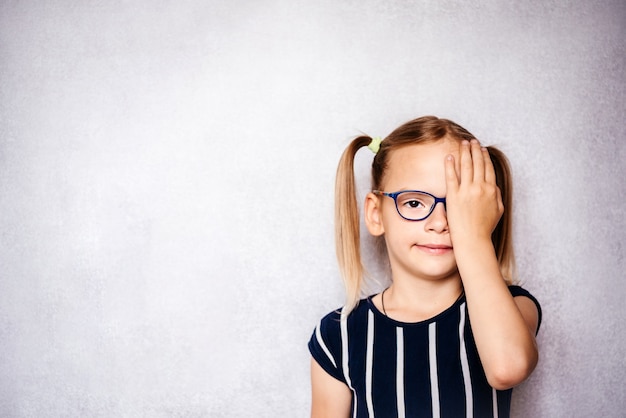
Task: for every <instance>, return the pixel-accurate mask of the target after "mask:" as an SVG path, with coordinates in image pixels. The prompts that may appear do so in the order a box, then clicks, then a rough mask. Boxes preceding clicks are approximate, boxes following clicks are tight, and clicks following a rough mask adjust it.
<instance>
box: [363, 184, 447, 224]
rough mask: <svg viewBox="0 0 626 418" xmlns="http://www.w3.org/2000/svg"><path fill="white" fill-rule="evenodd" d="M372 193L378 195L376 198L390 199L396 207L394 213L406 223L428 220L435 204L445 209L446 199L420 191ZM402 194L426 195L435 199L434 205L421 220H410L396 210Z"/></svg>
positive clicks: (377, 191)
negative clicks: (440, 204)
mask: <svg viewBox="0 0 626 418" xmlns="http://www.w3.org/2000/svg"><path fill="white" fill-rule="evenodd" d="M372 193H374V194H375V195H378V196H387V197H390V198H392V199H393V202H394V204H395V205H396V212H398V215H400V217H401V218H402V219H406V220H407V221H413V222H418V221H423V220H424V219H426V218H428V217H429V216H430V215H431V214H432V213H433V212H434V211H435V206H437V203H439V202H441V203H443V208H444V209H446V198H445V197H437V196H435V195H434V194H431V193H428V192H423V191H421V190H401V191H399V192H383V191H382V190H372ZM402 193H423V194H425V195H428V196H430V197H432V198H433V199H435V203H433V205H432V206H431V207H430V211H429V212H428V214H427V215H426V216H424V217H423V218H420V219H410V218H407V217H406V216H402V214H401V213H400V208H398V196H400V195H401V194H402Z"/></svg>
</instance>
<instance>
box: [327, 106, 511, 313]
mask: <svg viewBox="0 0 626 418" xmlns="http://www.w3.org/2000/svg"><path fill="white" fill-rule="evenodd" d="M444 138H453V139H456V140H459V141H461V140H463V139H466V140H471V139H474V136H473V135H472V134H471V133H470V132H468V131H467V130H466V129H465V128H463V127H462V126H460V125H458V124H456V123H454V122H452V121H450V120H447V119H440V118H437V117H435V116H424V117H421V118H417V119H414V120H412V121H409V122H407V123H405V124H403V125H402V126H400V127H398V128H397V129H396V130H394V131H393V132H392V133H391V134H390V135H389V136H388V137H386V138H385V139H384V140H383V141H382V142H381V144H380V148H379V150H378V152H377V153H376V155H375V156H374V161H373V162H372V189H380V187H381V184H382V181H383V178H384V175H385V171H386V170H387V168H388V161H389V156H390V154H391V153H392V152H393V151H396V150H398V149H400V148H402V147H404V146H407V145H414V144H421V143H426V142H433V141H438V140H442V139H444ZM371 142H372V138H371V137H369V136H367V135H363V136H359V137H357V138H355V139H353V140H352V141H351V142H350V144H349V145H348V147H347V148H346V150H345V151H344V152H343V154H342V156H341V159H340V160H339V166H338V167H337V178H336V181H335V245H336V251H337V261H338V262H339V270H340V272H341V276H342V279H343V282H344V285H345V288H346V305H345V307H344V309H343V311H342V312H343V313H344V314H345V315H347V313H349V312H350V311H351V310H352V309H353V308H354V307H355V306H356V305H357V303H358V302H359V299H360V298H361V291H362V288H363V276H364V274H365V268H364V266H363V262H362V259H361V239H360V215H359V205H358V203H357V198H356V182H355V176H354V158H355V156H356V153H357V151H358V150H359V149H361V148H363V147H366V146H368V145H369V144H370V143H371ZM487 149H488V151H489V156H490V157H491V161H492V162H493V165H494V169H495V172H496V184H497V185H498V187H499V188H500V191H501V194H502V202H503V203H504V213H503V214H502V217H501V218H500V221H499V222H498V225H497V226H496V228H495V229H494V231H493V233H492V235H491V240H492V242H493V245H494V248H495V250H496V256H497V258H498V263H499V265H500V271H501V273H502V276H503V277H504V279H505V281H506V282H507V283H508V284H512V283H513V282H514V277H515V255H514V252H513V238H512V216H513V208H512V201H513V198H512V192H513V184H512V180H511V169H510V166H509V162H508V160H507V158H506V156H505V155H504V154H503V153H502V151H500V150H499V149H497V148H495V147H493V146H489V147H487Z"/></svg>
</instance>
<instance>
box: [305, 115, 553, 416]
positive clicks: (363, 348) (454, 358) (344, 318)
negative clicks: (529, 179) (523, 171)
mask: <svg viewBox="0 0 626 418" xmlns="http://www.w3.org/2000/svg"><path fill="white" fill-rule="evenodd" d="M365 146H368V147H369V148H370V149H372V151H374V152H375V154H376V155H375V157H374V161H373V163H372V190H371V192H370V193H368V194H367V196H366V197H365V204H364V210H363V212H364V217H365V225H366V227H367V229H368V231H369V233H370V234H372V235H374V236H377V237H383V238H384V243H385V246H386V251H387V256H388V258H389V263H390V267H391V279H392V284H391V286H389V287H388V288H387V289H385V290H384V291H383V292H382V293H380V294H377V295H374V296H370V297H368V298H366V299H362V300H359V298H360V292H361V287H362V282H363V275H364V268H363V264H362V262H361V255H360V241H359V210H358V205H357V202H356V196H355V194H356V193H355V180H354V173H353V162H354V156H355V154H356V152H357V151H358V150H359V149H360V148H362V147H365ZM511 201H512V198H511V179H510V169H509V166H508V162H507V160H506V157H505V156H504V155H503V154H502V153H501V152H500V151H499V150H497V149H496V148H494V147H488V148H485V147H481V145H480V144H479V142H478V141H477V140H476V139H475V138H474V136H473V135H472V134H470V133H469V132H468V131H467V130H465V129H464V128H462V127H461V126H459V125H457V124H456V123H454V122H452V121H449V120H446V119H439V118H436V117H433V116H428V117H422V118H418V119H415V120H413V121H410V122H408V123H406V124H404V125H402V126H400V127H399V128H397V129H396V130H395V131H393V132H392V133H391V135H389V136H388V137H387V138H385V139H384V140H382V142H379V141H377V140H376V139H372V138H370V137H367V136H360V137H358V138H356V139H354V140H353V141H352V142H351V143H350V145H349V146H348V148H347V150H346V151H345V152H344V154H343V156H342V157H341V161H340V163H339V168H338V170H337V182H336V211H335V222H336V226H335V228H336V244H337V256H338V260H339V266H340V270H341V273H342V276H343V279H344V282H345V286H346V290H347V303H346V305H345V306H344V307H343V308H341V310H339V311H334V312H331V313H330V314H328V315H327V316H325V317H324V318H323V319H322V320H321V321H320V323H319V325H318V326H317V327H316V329H315V331H314V332H313V335H312V337H311V340H310V342H309V350H310V352H311V355H312V361H311V385H312V409H311V416H312V417H316V418H317V417H333V418H337V417H374V416H377V417H383V418H389V417H440V416H441V417H472V416H475V417H481V418H482V417H492V416H493V417H508V416H509V410H510V403H511V392H512V389H511V388H512V387H513V386H515V385H517V384H519V383H520V382H522V381H524V380H525V379H526V378H527V377H528V376H529V375H530V373H531V372H532V371H533V369H534V368H535V365H536V364H537V359H538V353H537V346H536V343H535V335H536V332H537V331H538V328H539V324H540V322H541V308H540V306H539V303H538V302H537V300H536V299H535V298H534V297H533V296H532V295H531V294H530V293H528V292H527V291H526V290H524V289H522V288H521V287H519V286H514V285H513V284H512V279H513V275H514V255H513V247H512V238H511V220H512V209H511Z"/></svg>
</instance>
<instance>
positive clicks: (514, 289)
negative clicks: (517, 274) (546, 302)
mask: <svg viewBox="0 0 626 418" xmlns="http://www.w3.org/2000/svg"><path fill="white" fill-rule="evenodd" d="M509 292H511V296H513V298H518V297H524V298H528V299H530V301H532V303H533V304H534V306H535V307H536V308H537V332H538V331H539V327H540V326H541V318H542V312H541V304H540V303H539V301H538V300H537V298H536V297H535V296H533V295H532V294H531V293H530V292H529V291H528V290H526V289H524V288H523V287H522V286H519V285H510V286H509Z"/></svg>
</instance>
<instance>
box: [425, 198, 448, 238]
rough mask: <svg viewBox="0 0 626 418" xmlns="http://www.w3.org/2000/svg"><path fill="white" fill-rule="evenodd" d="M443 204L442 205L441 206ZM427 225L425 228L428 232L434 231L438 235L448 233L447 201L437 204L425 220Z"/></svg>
mask: <svg viewBox="0 0 626 418" xmlns="http://www.w3.org/2000/svg"><path fill="white" fill-rule="evenodd" d="M439 203H441V205H440V204H439ZM425 221H426V223H425V225H424V227H425V228H426V230H427V231H434V232H437V233H442V232H447V231H448V217H447V214H446V203H445V201H439V202H437V203H435V207H434V209H433V211H432V213H431V214H430V216H428V218H426V219H425Z"/></svg>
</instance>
